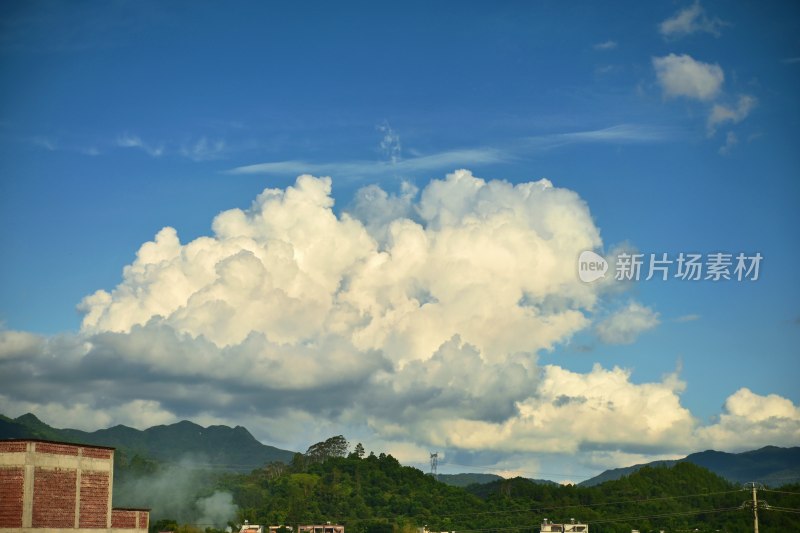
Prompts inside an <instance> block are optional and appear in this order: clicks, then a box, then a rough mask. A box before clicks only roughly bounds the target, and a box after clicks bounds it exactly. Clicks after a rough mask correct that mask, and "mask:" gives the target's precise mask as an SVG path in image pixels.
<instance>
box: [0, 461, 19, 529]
mask: <svg viewBox="0 0 800 533" xmlns="http://www.w3.org/2000/svg"><path fill="white" fill-rule="evenodd" d="M24 483H25V468H23V467H21V466H19V467H12V468H0V527H22V498H23V495H24Z"/></svg>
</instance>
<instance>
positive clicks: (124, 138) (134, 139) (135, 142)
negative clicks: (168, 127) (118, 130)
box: [114, 133, 164, 157]
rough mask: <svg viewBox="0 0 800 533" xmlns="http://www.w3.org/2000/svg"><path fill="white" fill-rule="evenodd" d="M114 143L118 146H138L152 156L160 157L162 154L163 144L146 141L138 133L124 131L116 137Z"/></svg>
mask: <svg viewBox="0 0 800 533" xmlns="http://www.w3.org/2000/svg"><path fill="white" fill-rule="evenodd" d="M114 144H115V145H116V146H118V147H119V148H138V149H139V150H143V151H144V152H145V153H147V155H150V156H152V157H161V156H162V155H164V145H163V144H158V145H155V144H150V143H146V142H144V141H143V140H142V138H141V137H139V136H138V135H131V134H129V133H124V134H122V135H120V136H119V137H117V139H116V140H115V142H114Z"/></svg>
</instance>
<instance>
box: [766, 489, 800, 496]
mask: <svg viewBox="0 0 800 533" xmlns="http://www.w3.org/2000/svg"><path fill="white" fill-rule="evenodd" d="M761 490H763V491H764V492H775V493H777V494H792V495H794V496H800V492H789V491H786V490H772V489H761Z"/></svg>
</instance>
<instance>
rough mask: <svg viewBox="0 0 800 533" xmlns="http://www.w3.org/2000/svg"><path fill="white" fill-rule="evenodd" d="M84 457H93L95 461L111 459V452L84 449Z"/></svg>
mask: <svg viewBox="0 0 800 533" xmlns="http://www.w3.org/2000/svg"><path fill="white" fill-rule="evenodd" d="M83 456H84V457H92V458H94V459H111V450H103V449H101V448H84V449H83Z"/></svg>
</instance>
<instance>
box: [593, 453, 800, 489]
mask: <svg viewBox="0 0 800 533" xmlns="http://www.w3.org/2000/svg"><path fill="white" fill-rule="evenodd" d="M684 462H685V463H692V464H695V465H697V466H702V467H703V468H707V469H708V470H710V471H712V472H714V473H715V474H717V475H718V476H720V477H723V478H725V479H727V480H728V481H731V482H733V483H747V482H749V481H756V482H759V483H763V484H765V485H769V486H780V485H785V484H787V483H798V482H800V447H793V448H779V447H777V446H765V447H764V448H760V449H758V450H751V451H748V452H742V453H727V452H718V451H715V450H706V451H704V452H698V453H693V454H690V455H687V456H686V457H684V458H683V459H676V460H672V461H653V462H651V463H646V464H638V465H633V466H628V467H625V468H614V469H611V470H606V471H605V472H603V473H602V474H600V475H598V476H595V477H593V478H591V479H587V480H586V481H582V482H581V483H578V485H579V486H582V487H592V486H594V485H599V484H600V483H605V482H606V481H612V480H616V479H620V478H621V477H623V476H628V475H630V474H632V473H634V472H636V471H638V470H639V469H641V468H643V467H645V466H651V467H658V466H673V465H675V464H677V463H684Z"/></svg>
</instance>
